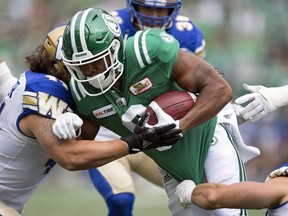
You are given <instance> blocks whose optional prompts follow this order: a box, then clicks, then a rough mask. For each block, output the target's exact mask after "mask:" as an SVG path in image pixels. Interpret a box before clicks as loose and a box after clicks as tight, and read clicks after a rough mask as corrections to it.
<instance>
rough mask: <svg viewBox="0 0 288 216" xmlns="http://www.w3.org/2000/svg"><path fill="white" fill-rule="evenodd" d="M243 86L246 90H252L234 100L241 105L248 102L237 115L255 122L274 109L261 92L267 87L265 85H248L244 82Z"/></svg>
mask: <svg viewBox="0 0 288 216" xmlns="http://www.w3.org/2000/svg"><path fill="white" fill-rule="evenodd" d="M243 87H244V89H246V90H247V91H250V92H252V93H250V94H246V95H243V96H241V97H239V98H237V99H236V100H235V103H236V104H238V105H243V104H245V103H247V102H249V104H248V105H246V106H245V107H244V109H243V110H242V111H240V112H239V115H240V116H241V117H242V118H243V119H245V120H246V121H247V120H249V121H251V122H255V121H258V120H259V119H260V118H262V117H263V116H265V115H267V114H268V113H270V112H272V111H274V110H275V109H276V107H275V106H273V105H272V104H269V102H268V100H267V99H266V98H265V97H264V96H263V94H262V93H261V92H262V91H265V89H267V88H266V87H264V86H261V85H256V86H250V85H247V84H244V85H243Z"/></svg>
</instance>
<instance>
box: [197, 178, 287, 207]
mask: <svg viewBox="0 0 288 216" xmlns="http://www.w3.org/2000/svg"><path fill="white" fill-rule="evenodd" d="M287 182H288V179H287V178H286V177H281V178H277V179H274V180H273V181H272V180H271V181H269V182H265V183H257V182H241V183H235V184H232V185H223V184H213V183H207V184H206V183H205V184H200V185H198V186H197V187H195V189H194V190H193V193H192V203H194V204H195V205H198V206H199V207H201V208H204V209H209V210H212V209H217V208H246V209H263V208H273V207H275V206H278V205H280V204H282V203H284V202H285V201H287V195H288V190H287V189H286V186H287Z"/></svg>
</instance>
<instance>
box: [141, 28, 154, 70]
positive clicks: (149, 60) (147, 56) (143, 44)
mask: <svg viewBox="0 0 288 216" xmlns="http://www.w3.org/2000/svg"><path fill="white" fill-rule="evenodd" d="M149 31H150V29H149V30H148V31H146V32H144V34H143V37H142V47H143V54H144V56H145V59H146V61H147V63H148V64H151V63H152V61H151V59H150V56H149V54H148V50H147V46H146V35H147V33H148V32H149Z"/></svg>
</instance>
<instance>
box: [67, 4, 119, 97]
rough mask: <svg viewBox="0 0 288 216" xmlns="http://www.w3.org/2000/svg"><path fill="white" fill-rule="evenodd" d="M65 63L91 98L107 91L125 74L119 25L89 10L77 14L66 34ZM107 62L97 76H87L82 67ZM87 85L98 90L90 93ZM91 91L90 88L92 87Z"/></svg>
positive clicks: (105, 14)
mask: <svg viewBox="0 0 288 216" xmlns="http://www.w3.org/2000/svg"><path fill="white" fill-rule="evenodd" d="M62 55H63V62H64V63H65V65H66V67H67V68H68V70H69V72H70V73H71V75H72V77H73V78H74V79H75V80H76V81H77V82H79V84H80V85H82V86H83V87H84V91H85V93H86V94H88V95H93V96H97V95H100V94H103V93H105V92H106V91H108V90H109V89H110V88H111V87H112V86H113V85H114V83H115V82H116V81H117V80H118V79H119V78H120V76H121V75H122V73H123V70H124V67H123V40H122V34H121V29H120V26H119V24H118V23H117V22H116V20H115V19H114V17H113V16H112V15H110V14H109V13H108V12H106V11H104V10H102V9H98V8H89V9H87V10H83V11H79V12H78V13H76V14H75V15H74V16H73V17H72V19H71V21H70V22H69V24H68V25H67V27H66V28H65V31H64V35H63V50H62ZM96 61H103V62H105V67H106V69H105V70H104V71H103V72H101V73H98V74H96V75H92V76H88V75H85V71H81V69H80V67H79V66H81V65H85V64H90V63H93V62H96ZM87 84H89V85H92V86H93V87H95V88H96V89H97V91H96V92H97V93H95V92H93V93H91V92H89V91H88V90H87V89H88V88H85V86H87ZM89 89H91V86H89Z"/></svg>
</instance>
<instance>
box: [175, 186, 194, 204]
mask: <svg viewBox="0 0 288 216" xmlns="http://www.w3.org/2000/svg"><path fill="white" fill-rule="evenodd" d="M195 187H196V184H195V183H194V181H192V180H184V181H182V182H181V183H180V184H178V185H177V187H176V191H175V196H176V198H177V201H178V203H179V204H180V205H181V206H182V207H184V208H188V207H189V205H191V204H192V201H191V199H192V193H193V190H194V188H195Z"/></svg>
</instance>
